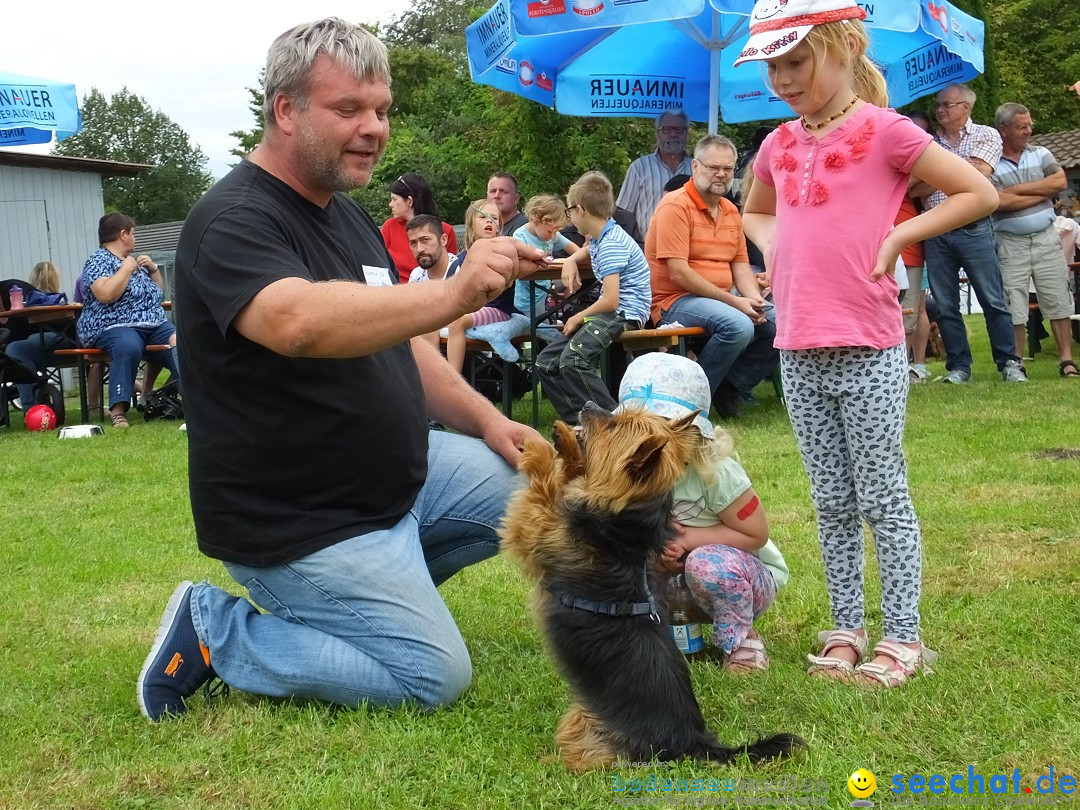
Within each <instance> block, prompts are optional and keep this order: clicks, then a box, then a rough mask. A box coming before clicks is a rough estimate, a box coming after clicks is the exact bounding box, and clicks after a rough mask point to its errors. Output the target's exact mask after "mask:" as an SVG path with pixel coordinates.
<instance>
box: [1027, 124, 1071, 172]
mask: <svg viewBox="0 0 1080 810" xmlns="http://www.w3.org/2000/svg"><path fill="white" fill-rule="evenodd" d="M1031 142H1032V143H1033V144H1035V145H1036V146H1045V147H1046V148H1047V149H1049V150H1050V152H1051V153H1052V154H1053V155H1054V159H1055V160H1057V162H1058V163H1059V164H1061V168H1063V169H1076V168H1080V129H1069V130H1066V131H1064V132H1047V133H1046V134H1045V135H1035V136H1033V137H1032V139H1031Z"/></svg>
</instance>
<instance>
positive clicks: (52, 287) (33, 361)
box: [0, 262, 74, 411]
mask: <svg viewBox="0 0 1080 810" xmlns="http://www.w3.org/2000/svg"><path fill="white" fill-rule="evenodd" d="M15 285H17V286H18V287H19V288H20V289H22V293H23V301H24V302H26V301H27V299H28V298H29V297H30V293H31V292H34V291H40V292H46V293H57V292H60V271H59V270H57V269H56V265H55V264H53V263H52V262H38V263H37V264H36V265H34V269H33V270H32V271H31V272H30V281H28V282H27V281H19V280H17V279H12V280H9V281H4V282H0V299H2V302H0V307H2V308H3V309H8V308H10V306H11V298H10V290H11V287H12V286H15ZM26 306H30V304H29V303H26ZM5 329H7V330H8V332H9V334H8V337H7V340H8V343H7V344H6V345H5V346H4V352H5V353H6V354H7V355H8V357H10V358H12V359H13V360H17V361H19V362H20V363H21V364H22V365H24V366H26V367H27V368H29V369H31V370H32V371H41V370H42V369H43V368H44V367H45V366H46V365H47V361H48V357H49V355H50V354H51V350H52V349H53V348H54V347H55V346H56V344H58V343H60V342H61V341H62V340H63V339H64V334H63V332H62V331H54V330H46V331H44V332H41V333H39V331H38V325H37V324H31V323H30V322H29V321H28V320H26V319H24V318H16V319H11V320H9V321H8V323H7V324H5ZM72 339H74V335H72ZM16 388H17V389H18V391H19V404H20V405H21V406H22V409H23V410H24V411H27V410H29V409H30V408H31V406H33V405H34V384H33V383H31V384H29V385H27V384H22V385H17V386H16Z"/></svg>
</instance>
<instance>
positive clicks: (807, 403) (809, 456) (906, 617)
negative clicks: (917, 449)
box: [780, 343, 922, 643]
mask: <svg viewBox="0 0 1080 810" xmlns="http://www.w3.org/2000/svg"><path fill="white" fill-rule="evenodd" d="M780 374H781V377H782V378H783V382H784V392H785V394H786V395H787V407H788V414H789V415H790V416H791V426H792V427H793V428H794V430H795V439H796V441H797V442H798V445H799V452H800V453H801V455H802V461H803V466H805V467H806V472H807V474H808V475H809V476H810V497H811V499H812V500H813V502H814V509H815V510H816V511H817V523H818V539H819V540H820V542H821V556H822V558H823V560H824V562H825V582H826V585H827V586H828V589H829V600H830V602H831V604H832V614H833V621H834V622H835V625H836V627H837V628H840V629H854V628H859V627H864V626H865V615H864V614H865V609H864V604H863V564H864V559H865V556H866V552H865V549H864V538H863V521H864V520H865V521H866V523H868V524H869V526H870V531H871V533H872V534H873V536H874V548H875V550H876V551H877V562H878V571H879V572H880V574H881V612H882V615H883V625H884V633H885V638H887V639H891V640H894V641H901V642H908V643H910V642H914V641H918V640H919V597H920V594H921V590H922V540H921V537H920V535H919V521H918V519H917V518H916V517H915V508H914V507H913V506H912V504H911V495H910V493H909V492H908V483H907V465H906V464H905V463H904V453H903V450H902V448H901V441H902V440H903V437H904V417H905V414H906V406H907V392H908V371H907V349H906V348H905V347H904V344H902V343H901V344H900V345H899V346H894V347H892V348H890V349H882V350H878V349H869V348H843V349H805V350H799V351H788V350H785V351H782V352H780Z"/></svg>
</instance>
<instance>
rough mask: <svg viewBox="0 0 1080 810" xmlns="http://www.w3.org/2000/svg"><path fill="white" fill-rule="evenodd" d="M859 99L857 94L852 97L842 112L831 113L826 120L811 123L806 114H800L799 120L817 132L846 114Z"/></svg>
mask: <svg viewBox="0 0 1080 810" xmlns="http://www.w3.org/2000/svg"><path fill="white" fill-rule="evenodd" d="M858 100H859V97H858V95H855V96H854V97H852V99H851V101H849V102H848V103H847V106H846V107H844V109H842V110H841V111H840V112H838V113H836V114H834V115H830V116H829V117H828V118H826V119H825V120H824V121H820V122H819V123H817V124H811V123H810V122H809V121H807V120H806V116H805V115H800V116H799V120H800V121H802V125H803V126H804V127H806V128H807V129H808V130H810V131H811V132H817V131H818V130H819V129H824V128H825V127H827V126H828V125H829V124H831V123H832V122H833V121H835V120H836V119H837V118H840V117H842V116H843V115H844V113H846V112H847V111H848V110H850V109H851V108H852V107H854V106H855V102H856V101H858Z"/></svg>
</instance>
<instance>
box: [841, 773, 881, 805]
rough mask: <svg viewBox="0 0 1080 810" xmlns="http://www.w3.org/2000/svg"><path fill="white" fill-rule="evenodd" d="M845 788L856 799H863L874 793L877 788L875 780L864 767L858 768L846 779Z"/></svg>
mask: <svg viewBox="0 0 1080 810" xmlns="http://www.w3.org/2000/svg"><path fill="white" fill-rule="evenodd" d="M847 789H848V790H849V791H850V792H851V795H852V796H854V797H855V798H856V799H865V798H867V797H869V796H873V795H874V791H875V790H877V780H876V779H875V778H874V775H873V774H872V773H870V771H868V770H866V768H859V770H857V771H855V773H853V774H852V775H851V776H849V777H848V780H847Z"/></svg>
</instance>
